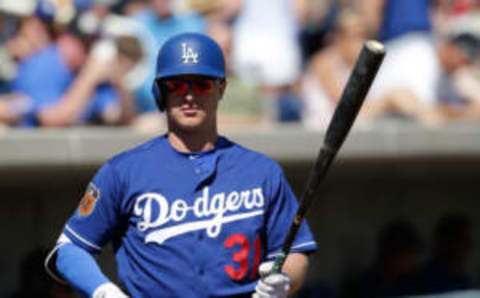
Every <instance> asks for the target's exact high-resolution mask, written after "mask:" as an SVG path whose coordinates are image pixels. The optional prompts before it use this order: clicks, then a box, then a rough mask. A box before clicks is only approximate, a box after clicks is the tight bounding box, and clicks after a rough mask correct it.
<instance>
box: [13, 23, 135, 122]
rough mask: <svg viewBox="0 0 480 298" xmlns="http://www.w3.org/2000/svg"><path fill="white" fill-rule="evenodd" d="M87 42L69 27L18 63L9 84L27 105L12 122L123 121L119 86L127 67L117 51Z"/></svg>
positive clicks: (125, 109) (126, 112) (125, 102)
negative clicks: (96, 47)
mask: <svg viewBox="0 0 480 298" xmlns="http://www.w3.org/2000/svg"><path fill="white" fill-rule="evenodd" d="M75 24H77V25H78V22H75ZM92 40H93V37H92V36H85V35H83V33H82V30H81V26H74V27H72V28H71V30H70V31H68V32H66V33H64V34H62V35H61V36H60V37H59V38H58V39H57V40H56V41H55V43H52V44H51V45H50V46H48V47H47V48H45V49H43V50H42V51H40V52H38V53H36V54H34V55H32V56H31V57H29V58H28V59H26V60H25V61H24V62H23V63H22V65H21V66H20V69H19V73H18V75H17V78H16V79H15V80H14V81H13V84H12V87H13V90H14V91H15V92H17V93H19V94H22V96H23V97H24V98H27V99H28V100H29V106H28V108H27V109H25V110H24V111H23V113H22V114H21V115H19V117H18V119H16V120H17V123H20V125H23V126H57V127H58V126H60V127H62V126H70V125H75V124H87V123H107V124H116V123H126V122H128V120H129V118H128V116H130V115H132V113H131V109H130V108H129V107H130V106H131V104H130V103H129V101H130V99H129V98H127V97H128V96H127V94H126V93H125V92H123V91H122V87H121V86H122V84H123V82H122V77H123V75H124V73H125V72H126V70H128V69H129V68H130V67H131V65H130V63H128V59H121V58H120V56H121V55H118V56H111V55H108V54H107V55H105V51H89V50H90V44H91V41H92ZM46 76H47V79H46ZM20 116H21V117H20Z"/></svg>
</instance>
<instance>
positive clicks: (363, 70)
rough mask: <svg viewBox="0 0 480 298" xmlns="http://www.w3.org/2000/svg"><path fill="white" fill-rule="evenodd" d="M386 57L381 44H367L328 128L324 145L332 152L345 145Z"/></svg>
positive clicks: (370, 42)
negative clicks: (344, 142)
mask: <svg viewBox="0 0 480 298" xmlns="http://www.w3.org/2000/svg"><path fill="white" fill-rule="evenodd" d="M384 56H385V47H384V46H383V45H382V44H381V43H380V42H378V41H375V40H369V41H367V42H365V44H364V46H363V48H362V50H361V52H360V55H359V57H358V59H357V63H356V64H355V66H354V68H353V71H352V73H351V75H350V78H349V79H348V81H347V84H346V85H345V89H344V90H343V93H342V95H341V97H340V101H339V103H338V106H337V108H336V110H335V113H334V114H333V117H332V121H331V122H330V125H329V127H328V128H327V133H326V135H325V141H324V143H325V144H328V145H329V147H330V148H331V150H333V151H337V150H338V149H339V148H340V146H341V145H342V144H343V141H344V140H345V138H346V136H347V134H348V131H349V130H350V128H351V127H352V125H353V122H354V121H355V118H356V116H357V114H358V112H359V110H360V108H361V106H362V104H363V102H364V100H365V97H366V95H367V92H368V90H369V89H370V86H371V85H372V82H373V79H374V78H375V76H376V74H377V72H378V69H379V68H380V65H381V63H382V61H383V58H384Z"/></svg>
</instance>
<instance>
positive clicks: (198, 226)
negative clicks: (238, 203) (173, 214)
mask: <svg viewBox="0 0 480 298" xmlns="http://www.w3.org/2000/svg"><path fill="white" fill-rule="evenodd" d="M262 214H263V210H256V211H252V212H248V213H240V214H233V215H230V216H225V217H221V218H220V219H219V220H217V219H216V218H212V219H211V220H202V221H196V222H189V223H185V224H181V225H176V226H172V227H168V228H165V229H160V230H156V231H154V232H151V233H150V234H148V235H147V237H145V243H149V242H155V243H158V244H163V242H165V241H166V240H167V239H169V238H172V237H175V236H178V235H181V234H185V233H188V232H193V231H197V230H203V229H205V230H206V231H207V235H208V236H209V237H211V238H215V237H217V236H218V234H220V232H221V230H222V225H223V224H225V223H229V222H234V221H239V220H242V219H246V218H250V217H254V216H259V215H262Z"/></svg>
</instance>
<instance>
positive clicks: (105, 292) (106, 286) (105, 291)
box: [92, 282, 128, 298]
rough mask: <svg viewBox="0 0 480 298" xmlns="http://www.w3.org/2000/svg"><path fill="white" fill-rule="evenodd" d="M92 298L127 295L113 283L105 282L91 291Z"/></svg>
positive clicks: (124, 296) (126, 297) (119, 297)
mask: <svg viewBox="0 0 480 298" xmlns="http://www.w3.org/2000/svg"><path fill="white" fill-rule="evenodd" d="M92 298H128V296H127V295H125V294H124V293H123V292H122V290H120V288H119V287H118V286H117V285H115V284H114V283H112V282H106V283H103V284H101V285H99V286H98V287H97V288H96V289H95V291H93V294H92Z"/></svg>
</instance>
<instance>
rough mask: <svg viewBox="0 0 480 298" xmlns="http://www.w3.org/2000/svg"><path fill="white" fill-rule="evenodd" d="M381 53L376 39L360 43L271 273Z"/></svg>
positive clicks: (352, 117)
mask: <svg viewBox="0 0 480 298" xmlns="http://www.w3.org/2000/svg"><path fill="white" fill-rule="evenodd" d="M384 56H385V48H384V46H383V45H382V44H381V43H380V42H378V41H375V40H369V41H367V42H366V43H365V44H364V46H363V48H362V50H361V52H360V54H359V56H358V58H357V61H356V63H355V67H354V68H353V70H352V72H351V74H350V77H349V79H348V81H347V84H346V85H345V88H344V89H343V93H342V96H341V97H340V101H339V103H338V104H337V107H336V109H335V112H334V114H333V117H332V120H331V121H330V124H329V125H328V128H327V131H326V133H325V138H324V141H323V145H322V147H321V148H320V152H319V153H318V156H317V160H316V161H315V164H314V166H313V168H312V170H311V172H310V175H309V176H308V180H307V185H306V187H305V190H304V192H303V194H302V196H301V198H300V201H299V205H298V210H297V213H296V214H295V217H294V219H293V221H292V224H291V226H290V229H289V231H288V234H287V236H286V238H285V241H284V243H283V246H282V250H281V252H280V253H279V254H278V256H277V257H276V258H275V261H274V265H273V268H272V273H279V272H280V271H281V269H282V267H283V264H284V263H285V260H286V258H287V256H288V254H289V252H290V249H291V247H292V243H293V241H294V240H295V237H296V235H297V232H298V229H299V228H300V225H301V223H302V221H303V219H304V217H305V214H306V212H307V211H308V209H309V207H310V205H311V203H312V201H313V199H314V198H315V193H316V192H317V190H318V188H319V186H320V184H321V182H322V181H323V180H324V177H325V175H326V173H327V171H328V169H329V168H330V165H331V163H332V161H333V159H334V158H335V156H336V154H337V152H338V150H339V149H340V147H341V146H342V144H343V142H344V141H345V138H346V137H347V135H348V132H349V131H350V128H351V127H352V125H353V122H354V121H355V118H356V117H357V114H358V112H359V110H360V108H361V106H362V104H363V102H364V100H365V96H366V95H367V92H368V90H369V89H370V86H371V85H372V82H373V80H374V78H375V76H376V74H377V72H378V69H379V68H380V65H381V63H382V61H383V58H384Z"/></svg>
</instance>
